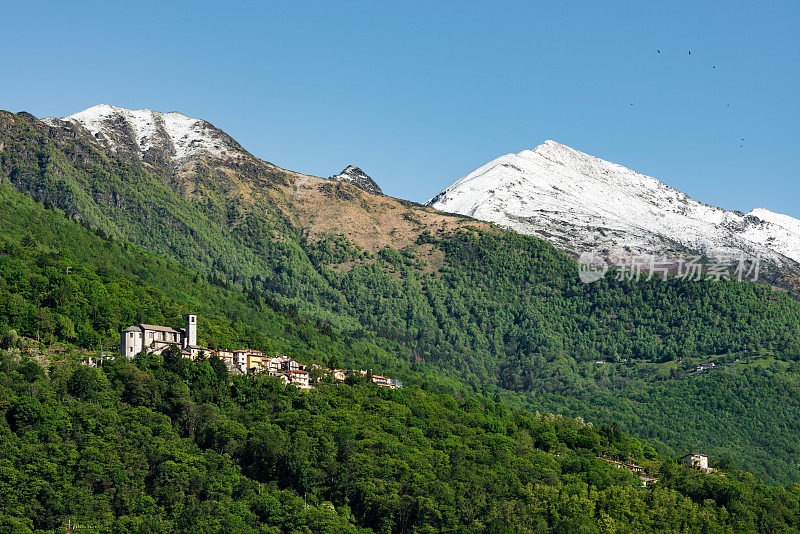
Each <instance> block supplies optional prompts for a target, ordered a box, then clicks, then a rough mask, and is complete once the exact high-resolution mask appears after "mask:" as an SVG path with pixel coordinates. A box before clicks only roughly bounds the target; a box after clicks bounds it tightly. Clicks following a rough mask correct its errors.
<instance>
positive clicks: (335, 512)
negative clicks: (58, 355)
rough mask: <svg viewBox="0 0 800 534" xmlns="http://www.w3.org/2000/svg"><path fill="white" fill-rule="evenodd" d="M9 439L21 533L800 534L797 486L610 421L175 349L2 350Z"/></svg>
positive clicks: (1, 394) (6, 472) (1, 410)
mask: <svg viewBox="0 0 800 534" xmlns="http://www.w3.org/2000/svg"><path fill="white" fill-rule="evenodd" d="M0 443H1V444H2V446H0V495H1V496H2V498H0V525H2V527H3V529H4V531H10V532H19V533H24V532H57V531H61V529H62V528H63V527H62V526H61V525H62V524H63V521H64V519H65V518H69V519H70V520H71V521H72V523H73V524H77V525H80V526H82V527H83V528H84V529H85V530H87V531H90V532H125V533H136V532H139V533H147V534H152V533H158V532H164V533H167V532H229V533H240V532H241V533H245V532H275V533H277V532H287V533H288V532H292V533H294V532H298V533H299V532H315V533H316V532H319V533H338V532H382V533H390V532H397V533H400V532H431V533H433V532H462V533H477V532H491V533H495V534H496V533H503V532H509V533H510V532H515V533H525V532H532V533H533V532H537V533H538V532H541V533H546V532H564V533H581V532H583V533H606V532H618V533H621V532H632V533H633V532H676V533H677V532H681V533H687V532H698V533H701V532H702V533H710V532H720V533H723V532H737V533H738V532H798V529H800V522H798V521H799V519H798V518H800V516H798V514H797V510H798V507H800V486H798V485H793V486H791V487H788V488H780V487H769V486H765V485H763V484H761V483H759V482H757V481H756V480H755V479H754V478H753V476H752V475H750V474H746V473H739V472H737V471H736V470H735V469H732V468H731V466H730V465H729V464H726V465H723V467H725V469H726V472H725V475H724V476H723V475H719V474H712V475H705V474H701V473H699V472H694V471H690V470H688V469H687V468H683V467H680V466H679V465H677V463H675V462H674V461H673V460H670V459H666V460H664V459H659V458H658V457H657V455H656V452H655V451H654V450H653V449H652V448H651V447H650V446H649V445H647V444H646V443H643V442H641V441H639V440H637V439H635V438H632V437H630V436H629V435H626V434H624V433H622V432H620V431H619V429H618V428H617V427H615V426H602V427H595V426H591V425H589V424H587V423H584V422H583V421H582V420H574V419H565V418H559V417H554V416H542V415H539V414H532V413H531V412H527V411H518V410H514V411H512V410H509V409H508V408H506V407H505V406H504V405H502V404H496V403H491V402H488V403H487V402H479V401H476V400H475V399H472V398H462V397H456V398H454V397H452V396H449V395H441V394H434V393H431V392H427V391H425V390H423V389H420V388H418V387H410V388H405V389H403V390H388V389H381V388H378V387H376V386H374V385H372V384H367V383H352V384H327V383H322V384H320V385H319V386H318V387H317V388H316V389H315V390H313V391H311V392H309V393H305V392H300V391H299V390H296V389H295V388H293V387H291V386H290V387H288V388H285V387H284V386H283V385H282V383H280V382H279V381H278V380H277V379H273V378H271V377H246V376H229V375H228V373H227V371H226V369H225V366H224V365H223V364H222V363H221V362H220V361H219V360H216V359H212V360H205V361H198V362H191V361H189V360H184V359H183V358H181V357H180V356H179V355H175V356H172V355H170V354H167V355H165V356H164V357H161V356H150V357H148V356H140V357H137V358H136V359H134V360H133V361H130V360H127V359H125V358H123V357H119V358H117V359H115V360H109V361H106V362H105V363H104V364H103V367H102V369H94V368H91V367H86V366H74V365H70V364H68V363H62V364H56V365H52V366H51V367H50V368H49V369H46V370H45V369H42V368H41V367H40V366H39V365H38V364H37V363H35V362H34V361H30V360H19V359H16V358H11V357H10V356H9V355H8V354H6V353H3V354H0ZM598 456H601V457H606V458H616V459H622V460H625V459H630V460H635V461H636V462H638V463H639V464H640V465H642V466H644V467H645V468H646V469H648V470H649V471H651V472H653V473H655V472H656V471H658V473H657V474H658V477H659V482H658V483H657V484H655V485H653V486H650V487H647V488H644V487H641V484H640V481H639V479H638V478H637V476H635V475H634V474H633V473H632V472H630V471H628V470H627V469H617V468H615V467H614V466H613V465H612V464H610V463H607V462H604V461H602V460H599V459H597V457H598Z"/></svg>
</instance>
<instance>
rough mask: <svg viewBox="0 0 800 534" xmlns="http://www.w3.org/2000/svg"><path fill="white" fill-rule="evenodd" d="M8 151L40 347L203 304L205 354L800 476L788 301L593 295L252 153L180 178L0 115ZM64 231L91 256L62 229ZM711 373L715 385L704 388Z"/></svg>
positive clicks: (394, 206) (18, 283)
mask: <svg viewBox="0 0 800 534" xmlns="http://www.w3.org/2000/svg"><path fill="white" fill-rule="evenodd" d="M0 141H2V143H3V147H4V148H3V149H2V150H0V169H1V170H2V175H3V181H4V183H5V184H6V189H4V191H6V192H5V193H4V195H5V197H4V198H5V201H4V205H3V210H5V211H4V213H5V215H4V216H5V217H6V220H8V221H9V222H8V229H7V228H6V222H5V220H4V234H5V237H4V239H5V241H6V245H5V247H6V253H4V254H3V255H2V260H3V262H4V263H3V265H4V266H5V267H4V271H3V272H4V275H3V276H4V285H3V287H2V288H3V291H4V292H5V293H4V295H5V296H4V297H3V298H5V299H6V302H8V303H9V304H6V305H5V308H4V310H5V311H3V313H4V315H2V316H0V321H5V322H6V323H7V324H8V325H10V327H12V328H15V329H19V330H21V331H22V332H24V333H25V334H26V335H28V336H33V337H35V336H36V335H37V334H38V335H39V336H40V337H42V336H55V337H56V338H57V339H60V340H66V341H71V342H74V343H78V344H80V345H82V346H84V347H92V348H93V347H96V346H97V345H98V344H99V343H101V342H105V343H106V344H107V345H108V344H111V343H115V342H116V339H117V332H118V328H119V326H122V325H126V323H132V322H135V321H137V320H140V319H143V318H144V317H147V318H148V320H149V321H151V322H155V323H158V324H164V323H168V324H179V322H180V321H179V319H178V317H179V316H180V314H181V313H183V312H184V311H186V310H187V308H192V309H193V310H194V311H197V312H198V313H200V314H201V315H203V316H204V317H206V316H207V317H208V322H207V327H206V328H207V330H206V333H205V334H204V333H203V332H202V331H201V335H206V336H207V337H206V342H208V343H209V344H212V345H213V344H220V345H221V346H222V345H224V346H230V345H231V344H235V343H241V342H247V343H250V344H251V345H253V346H255V347H259V348H261V347H263V348H265V349H266V350H270V349H273V350H287V351H288V350H293V351H295V352H294V354H295V355H297V356H300V357H305V358H306V359H311V358H316V359H324V358H329V357H330V354H329V353H326V351H328V350H330V351H333V352H335V353H336V354H337V355H338V356H337V358H339V359H340V360H344V361H347V362H352V363H353V365H360V366H373V367H376V368H380V369H383V370H390V369H396V370H401V371H402V372H403V373H408V374H409V375H410V376H405V377H404V378H405V380H406V381H408V380H409V378H412V379H413V377H415V376H422V377H424V378H422V380H430V381H432V383H436V384H437V387H448V388H450V389H451V390H453V391H463V390H464V388H465V384H466V388H467V390H472V391H473V393H477V394H480V395H484V396H490V397H492V398H494V397H495V394H497V398H498V400H502V401H503V402H506V403H508V404H509V405H513V406H524V407H526V408H529V409H531V410H535V409H537V408H540V409H547V410H549V411H554V412H562V413H565V414H570V415H584V416H591V418H592V419H593V420H595V421H597V422H598V423H603V422H605V423H612V422H614V421H618V422H619V424H620V426H621V427H622V428H625V429H627V430H629V431H631V432H634V433H635V434H636V435H638V436H647V437H648V438H650V439H652V440H653V445H654V446H656V447H657V448H659V449H660V450H662V451H664V452H668V453H671V454H678V453H681V452H686V451H687V450H689V449H701V450H705V451H707V452H710V453H712V455H716V456H722V455H726V454H727V455H731V456H733V457H734V458H735V459H736V460H737V461H738V462H739V463H740V464H741V465H743V466H746V467H747V468H748V469H750V470H753V471H755V472H757V473H758V474H759V475H761V476H763V477H765V478H767V479H770V480H773V481H778V482H782V483H786V482H790V481H798V480H800V465H798V460H797V451H798V450H800V433H798V432H797V424H798V423H797V421H796V418H795V413H796V411H793V410H794V408H793V407H796V406H797V405H798V399H800V392H799V391H798V388H797V380H798V366H797V361H798V357H799V356H800V349H799V348H798V341H797V340H798V336H799V335H800V305H799V304H798V302H797V301H796V300H794V299H793V298H792V296H790V295H787V294H785V293H783V292H780V291H774V290H772V289H771V288H770V287H768V286H765V285H757V284H749V283H737V282H731V281H722V282H711V281H707V282H681V281H677V280H669V281H667V282H664V281H661V280H660V279H658V278H656V279H653V280H650V281H645V280H637V281H624V282H618V281H615V280H613V279H606V280H604V281H602V282H599V283H596V284H592V285H585V284H582V283H581V282H580V281H579V280H578V278H577V276H576V266H575V263H574V261H573V260H572V259H571V258H569V257H568V256H566V255H564V254H562V253H560V252H558V251H556V250H555V249H554V248H553V247H552V246H550V245H549V244H547V243H545V242H544V241H541V240H538V239H535V238H531V237H525V236H521V235H517V234H514V233H509V232H503V231H500V230H499V229H496V228H491V227H489V226H487V225H483V224H479V223H477V222H475V221H470V220H468V219H465V218H460V217H454V216H448V215H445V214H439V213H437V212H435V211H434V210H431V209H429V208H423V207H420V206H415V205H413V204H411V203H406V202H402V201H398V200H396V199H388V198H387V197H382V196H376V195H370V194H368V193H365V192H363V191H361V190H358V189H357V188H354V187H352V186H350V185H348V184H342V183H332V182H328V181H325V180H320V179H316V178H313V177H305V176H302V175H298V174H296V173H291V172H289V171H284V170H282V169H278V168H277V167H275V166H271V165H269V164H266V163H264V162H260V160H257V159H255V158H252V156H250V155H246V156H247V158H250V159H247V158H245V157H244V156H243V158H245V159H243V160H242V161H244V162H245V163H241V162H239V163H236V164H234V163H231V162H220V161H214V160H210V159H201V160H197V161H192V162H188V163H183V164H181V165H182V166H180V167H179V168H178V170H177V171H176V170H175V169H173V168H172V167H169V166H167V165H164V164H160V163H159V162H158V160H157V158H156V159H153V160H152V161H142V160H141V159H140V158H139V155H138V154H133V153H131V152H126V151H125V150H122V149H120V150H117V151H109V150H106V149H104V148H103V146H101V145H99V144H97V143H95V142H93V141H92V139H91V138H89V137H87V135H86V134H85V132H81V131H80V130H78V129H75V128H72V129H70V128H65V127H52V126H47V125H45V124H43V123H41V122H40V121H38V120H37V119H35V118H34V117H32V116H30V115H27V114H16V115H13V114H9V113H0ZM259 162H260V163H259ZM11 187H13V188H14V189H16V190H17V191H20V192H22V193H24V194H25V195H28V196H29V197H32V198H34V199H36V200H38V201H40V202H42V203H43V204H44V205H47V206H48V207H56V208H57V209H55V210H50V211H45V210H44V209H42V204H39V205H34V204H32V203H27V204H26V203H25V202H23V201H22V197H21V195H20V194H19V193H17V192H15V191H13V190H12V189H11ZM21 206H25V207H24V210H23V211H19V210H22V209H23V208H22V207H21ZM65 214H66V216H65ZM37 218H39V219H37ZM75 219H78V220H80V221H82V224H83V225H84V226H88V227H91V228H93V229H94V230H95V233H96V234H98V235H100V236H103V237H105V239H104V240H100V239H97V238H96V237H93V239H95V240H96V241H91V240H90V238H89V237H78V235H79V232H78V229H80V231H81V232H83V234H80V235H81V236H84V235H86V236H88V235H89V233H88V232H86V231H85V229H83V228H81V226H80V225H78V224H77V223H75V222H74V220H75ZM28 220H30V221H34V222H33V223H29V222H28ZM37 220H39V221H40V222H39V223H38V225H37V223H35V221H37ZM53 220H59V221H61V222H59V223H58V224H57V225H56V226H54V228H56V229H58V228H62V229H61V230H58V231H59V232H62V233H64V234H65V235H67V234H69V235H70V236H72V237H70V239H74V240H76V241H75V242H74V243H71V242H70V241H68V240H66V238H65V237H63V236H62V235H60V234H58V233H53V232H51V231H50V227H51V225H52V224H53V222H52V221H53ZM67 228H69V229H68V230H67ZM109 237H111V238H113V241H111V240H109ZM126 242H131V243H134V244H137V245H140V246H142V247H145V248H147V249H149V250H151V251H154V252H158V253H160V254H163V255H165V256H167V257H169V258H171V259H173V260H175V261H178V262H180V263H181V264H182V265H183V266H184V268H179V267H177V266H176V265H175V264H172V263H169V262H167V261H165V260H164V259H159V258H156V257H153V256H147V255H146V254H144V253H143V252H141V251H140V250H138V249H135V248H134V247H129V246H128V245H126V244H125V243H126ZM98 243H99V244H100V246H98ZM48 254H49V255H50V256H52V259H46V258H48V257H50V256H48ZM70 255H73V256H70ZM74 255H77V256H74ZM62 257H66V258H68V260H63V259H61V258H62ZM71 257H74V258H75V259H76V260H79V261H77V262H73V263H70V261H69V258H71ZM48 262H51V263H52V265H51V263H48ZM53 262H54V263H53ZM73 264H82V265H83V267H84V270H83V271H82V270H81V268H80V266H79V265H78V269H77V270H76V271H74V274H70V275H69V276H85V277H86V278H85V280H84V281H81V284H84V285H83V286H82V287H83V288H84V289H82V291H83V294H84V295H85V296H84V300H85V302H84V301H81V300H80V299H78V300H76V299H62V300H58V299H57V298H51V297H50V296H49V295H50V294H51V292H52V291H54V290H53V289H52V288H54V287H55V288H59V287H61V285H62V278H66V279H69V276H67V275H64V274H62V273H61V271H62V270H63V269H64V268H66V267H67V266H69V265H73ZM141 265H145V266H146V267H142V266H141ZM189 269H196V270H198V271H199V273H202V274H195V273H194V271H190V270H189ZM20 273H21V274H20ZM30 280H33V281H34V282H33V283H34V285H33V286H32V285H31V282H30ZM121 280H124V281H121ZM212 282H213V283H212ZM35 284H39V285H35ZM101 285H102V286H103V288H102V290H101V289H100V286H101ZM140 285H141V286H146V287H150V288H157V289H158V291H157V292H155V293H153V291H155V290H154V289H148V290H147V291H145V290H142V289H138V291H139V293H137V290H135V289H134V288H135V287H138V286H140ZM225 286H227V287H228V288H229V289H226V288H225ZM95 289H97V290H98V291H100V292H101V295H102V294H103V293H102V292H103V291H105V292H108V293H109V294H110V295H113V296H110V297H107V298H105V297H104V298H98V297H96V296H95V294H94V291H95ZM148 292H150V293H148ZM129 294H130V296H128V295H129ZM164 296H166V297H169V299H170V300H164V298H163V297H164ZM103 302H105V303H106V304H103V305H102V306H101V305H99V304H98V303H103ZM165 306H168V308H164V307H165ZM70 307H72V308H70ZM20 310H22V311H20ZM284 312H288V313H289V315H290V316H292V317H294V315H297V318H289V317H287V315H286V314H284ZM48 313H49V314H50V316H49V317H48ZM40 316H41V317H40ZM64 318H67V319H69V321H70V322H71V323H72V327H73V330H74V333H73V332H72V330H70V325H69V323H67V322H66V321H65V320H64ZM276 325H279V326H276ZM298 325H299V326H298ZM304 325H305V326H304ZM329 347H330V349H329ZM679 360H680V361H679ZM709 360H715V361H716V362H718V363H719V364H720V365H719V372H717V371H715V372H713V373H706V374H702V375H701V374H696V373H692V371H693V369H694V366H695V365H697V364H698V363H701V362H705V361H709ZM595 362H605V363H595ZM412 371H413V372H412ZM496 387H501V388H503V389H504V390H505V391H506V393H504V392H499V391H498V390H497V389H496ZM690 391H696V392H698V394H689V393H688V392H690ZM733 435H735V438H734V439H732V436H733Z"/></svg>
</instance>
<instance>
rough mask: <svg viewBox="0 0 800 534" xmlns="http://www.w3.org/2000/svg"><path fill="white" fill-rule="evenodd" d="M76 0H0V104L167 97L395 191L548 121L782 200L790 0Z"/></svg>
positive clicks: (558, 129) (640, 159)
mask: <svg viewBox="0 0 800 534" xmlns="http://www.w3.org/2000/svg"><path fill="white" fill-rule="evenodd" d="M759 4H763V5H759ZM77 6H78V4H76V3H72V2H58V3H52V4H46V3H35V2H13V3H10V2H9V3H5V5H4V6H3V7H2V13H3V19H4V21H3V30H2V32H0V49H2V50H3V53H2V54H1V55H0V65H1V66H2V73H3V79H2V80H0V109H8V110H11V111H23V110H24V111H29V112H31V113H33V114H34V115H36V116H39V117H44V116H63V115H68V114H70V113H74V112H77V111H80V110H82V109H85V108H87V107H90V106H92V105H95V104H99V103H106V104H114V105H119V106H123V107H127V108H132V109H141V108H149V109H155V110H159V111H173V110H177V111H181V112H183V113H185V114H187V115H189V116H192V117H197V118H203V119H206V120H208V121H210V122H212V123H213V124H215V125H216V126H218V127H220V128H223V129H224V130H226V131H227V132H228V133H229V134H231V135H232V136H233V137H234V138H236V139H237V140H238V141H239V142H240V143H241V144H242V145H244V147H245V148H247V149H248V150H249V151H250V152H252V153H253V154H255V155H257V156H259V157H261V158H263V159H266V160H268V161H271V162H273V163H276V164H278V165H281V166H283V167H286V168H289V169H292V170H297V171H301V172H306V173H310V174H315V175H321V176H328V175H331V174H335V173H337V172H339V171H340V170H341V169H342V168H344V167H345V166H346V165H347V164H349V163H353V164H356V165H358V166H360V167H362V168H363V169H364V170H365V171H366V172H367V173H368V174H370V175H371V176H372V177H373V178H375V180H376V181H377V182H378V183H379V184H380V185H381V186H382V187H383V189H384V190H385V192H387V193H388V194H391V195H393V196H398V197H402V198H408V199H411V200H416V201H424V200H426V199H427V198H429V197H431V196H433V195H434V194H436V193H438V192H439V191H440V190H441V189H443V188H444V187H445V186H447V185H449V184H450V183H451V182H452V181H454V180H456V179H457V178H459V177H461V176H462V175H464V174H466V173H468V172H469V171H471V170H473V169H474V168H476V167H478V166H480V165H482V164H483V163H486V162H487V161H489V160H491V159H493V158H495V157H497V156H499V155H502V154H506V153H509V152H519V151H521V150H523V149H526V148H533V147H534V146H536V145H538V144H539V143H540V142H542V141H544V140H545V139H555V140H557V141H559V142H562V143H564V144H567V145H570V146H572V147H574V148H577V149H579V150H582V151H584V152H588V153H590V154H593V155H596V156H599V157H602V158H604V159H608V160H611V161H614V162H616V163H620V164H623V165H626V166H628V167H631V168H633V169H635V170H637V171H639V172H644V173H646V174H649V175H652V176H655V177H657V178H659V179H661V180H662V181H664V182H666V183H667V184H668V185H671V186H673V187H676V188H678V189H681V190H683V191H685V192H687V193H689V194H691V195H692V196H694V197H695V198H697V199H698V200H701V201H704V202H707V203H710V204H714V205H719V206H722V207H724V208H727V209H739V210H742V211H749V210H750V209H752V208H755V207H767V208H769V209H772V210H773V211H779V212H783V213H788V214H790V215H793V216H795V217H800V204H798V202H797V199H798V197H799V196H800V172H798V169H800V103H799V102H798V95H800V37H798V35H800V32H799V31H798V30H797V28H798V27H800V2H797V1H791V2H788V1H787V2H781V1H775V2H765V3H756V2H719V1H716V2H676V1H672V2H597V1H592V2H570V3H562V2H519V3H511V2H471V1H465V2H453V3H446V2H439V3H430V2H419V3H413V2H402V3H400V2H396V3H394V4H393V5H381V3H380V2H319V3H316V2H283V3H275V4H272V3H261V2H251V3H236V2H230V3H223V2H202V1H196V2H192V3H191V4H190V3H185V4H178V3H173V2H163V1H162V2H155V3H149V2H128V3H126V4H123V5H113V4H112V3H108V2H103V3H97V4H91V3H85V4H81V7H77ZM657 50H661V53H660V54H659V53H658V52H657ZM689 50H691V55H689ZM741 139H744V141H742V140H741ZM740 145H741V146H740Z"/></svg>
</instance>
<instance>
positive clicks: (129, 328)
mask: <svg viewBox="0 0 800 534" xmlns="http://www.w3.org/2000/svg"><path fill="white" fill-rule="evenodd" d="M141 330H142V329H141V328H140V327H138V326H129V327H128V328H126V329H125V330H123V332H140V331H141Z"/></svg>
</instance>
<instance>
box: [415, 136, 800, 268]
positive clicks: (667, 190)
mask: <svg viewBox="0 0 800 534" xmlns="http://www.w3.org/2000/svg"><path fill="white" fill-rule="evenodd" d="M427 205H429V206H432V207H434V208H436V209H440V210H442V211H446V212H451V213H459V214H463V215H468V216H470V217H475V218H477V219H482V220H485V221H490V222H493V223H497V224H499V225H502V226H505V227H508V228H513V229H514V230H516V231H518V232H520V233H524V234H528V235H534V236H537V237H540V238H543V239H546V240H548V241H550V242H552V243H553V244H554V245H556V246H557V247H558V248H560V249H562V250H565V251H567V252H569V253H571V254H573V255H576V256H577V255H580V254H581V253H583V252H588V251H592V252H599V253H600V254H601V255H603V256H606V257H611V258H612V259H613V258H615V257H617V258H618V257H620V256H624V255H629V254H633V255H643V256H663V255H665V256H667V257H670V258H677V256H678V255H679V254H682V253H683V254H697V255H701V256H703V257H705V259H707V260H713V261H718V260H719V261H720V262H721V263H724V264H725V265H730V264H732V263H733V262H735V261H736V260H737V259H738V258H740V257H742V256H745V257H749V258H754V257H760V258H762V259H763V260H765V262H766V263H767V265H769V266H772V267H773V268H774V270H775V271H776V272H778V273H780V274H782V275H783V276H784V277H788V278H790V279H792V278H794V277H796V275H797V274H798V272H800V265H798V261H800V221H798V220H797V219H794V218H792V217H789V216H786V215H780V214H776V213H772V212H770V211H768V210H765V209H756V210H753V211H752V212H750V213H747V214H744V213H741V212H735V211H725V210H723V209H720V208H715V207H713V206H709V205H706V204H703V203H701V202H698V201H696V200H694V199H692V198H691V197H689V196H688V195H686V194H684V193H682V192H680V191H678V190H676V189H673V188H671V187H669V186H667V185H665V184H663V183H662V182H660V181H659V180H657V179H655V178H652V177H649V176H645V175H643V174H639V173H637V172H634V171H632V170H630V169H627V168H625V167H622V166H621V165H616V164H614V163H610V162H608V161H604V160H602V159H599V158H596V157H593V156H590V155H588V154H584V153H582V152H579V151H577V150H574V149H572V148H569V147H567V146H564V145H562V144H559V143H557V142H555V141H546V142H544V143H542V144H541V145H539V146H538V147H536V148H535V149H534V150H525V151H523V152H520V153H519V154H508V155H505V156H501V157H499V158H497V159H495V160H493V161H491V162H489V163H487V164H486V165H484V166H482V167H480V168H478V169H476V170H475V171H473V172H471V173H469V174H468V175H466V176H465V177H463V178H461V179H460V180H458V181H456V182H455V183H454V184H452V185H451V186H449V187H448V188H446V189H445V190H444V191H442V192H441V193H439V194H438V195H436V196H435V197H434V198H432V199H431V200H429V201H428V202H427Z"/></svg>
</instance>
